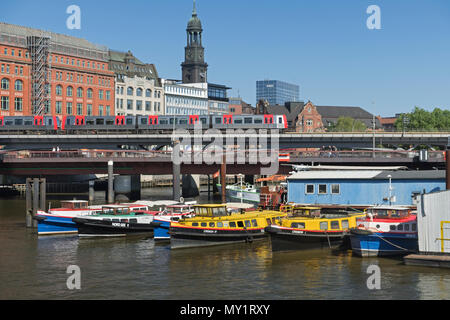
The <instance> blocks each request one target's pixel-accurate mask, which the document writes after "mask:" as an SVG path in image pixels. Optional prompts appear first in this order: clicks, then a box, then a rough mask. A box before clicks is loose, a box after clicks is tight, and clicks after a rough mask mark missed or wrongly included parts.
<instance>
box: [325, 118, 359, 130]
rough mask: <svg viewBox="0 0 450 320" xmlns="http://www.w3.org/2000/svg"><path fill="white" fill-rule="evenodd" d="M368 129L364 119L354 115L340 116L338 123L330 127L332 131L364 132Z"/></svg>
mask: <svg viewBox="0 0 450 320" xmlns="http://www.w3.org/2000/svg"><path fill="white" fill-rule="evenodd" d="M366 129H367V127H366V125H365V124H364V123H363V122H362V121H359V120H355V119H353V118H352V117H339V118H338V120H337V122H336V123H334V124H332V125H330V126H329V127H328V130H329V131H331V132H362V131H366Z"/></svg>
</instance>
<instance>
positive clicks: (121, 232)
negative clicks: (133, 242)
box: [73, 218, 159, 237]
mask: <svg viewBox="0 0 450 320" xmlns="http://www.w3.org/2000/svg"><path fill="white" fill-rule="evenodd" d="M73 221H74V222H75V224H76V226H77V228H78V236H80V237H120V236H127V235H140V234H145V235H148V236H153V233H154V228H155V227H158V226H159V223H156V222H151V223H129V222H112V221H104V220H95V219H84V218H74V219H73Z"/></svg>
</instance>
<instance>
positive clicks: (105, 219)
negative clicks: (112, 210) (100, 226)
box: [103, 218, 111, 221]
mask: <svg viewBox="0 0 450 320" xmlns="http://www.w3.org/2000/svg"><path fill="white" fill-rule="evenodd" d="M103 221H111V219H109V218H103Z"/></svg>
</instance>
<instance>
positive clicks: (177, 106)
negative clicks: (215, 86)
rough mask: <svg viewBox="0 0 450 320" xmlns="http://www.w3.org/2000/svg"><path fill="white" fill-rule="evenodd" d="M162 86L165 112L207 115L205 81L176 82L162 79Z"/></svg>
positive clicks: (206, 87)
mask: <svg viewBox="0 0 450 320" xmlns="http://www.w3.org/2000/svg"><path fill="white" fill-rule="evenodd" d="M162 84H163V87H164V103H165V114H171V115H194V114H195V115H207V114H208V86H207V83H189V84H187V83H183V84H182V83H178V82H177V81H175V80H164V79H163V80H162Z"/></svg>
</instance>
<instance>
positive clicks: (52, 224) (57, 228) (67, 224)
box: [35, 215, 78, 235]
mask: <svg viewBox="0 0 450 320" xmlns="http://www.w3.org/2000/svg"><path fill="white" fill-rule="evenodd" d="M35 219H36V220H37V221H38V235H56V234H76V233H77V232H78V229H77V226H76V224H75V223H74V222H73V221H72V217H60V216H39V215H38V216H36V218H35Z"/></svg>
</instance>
